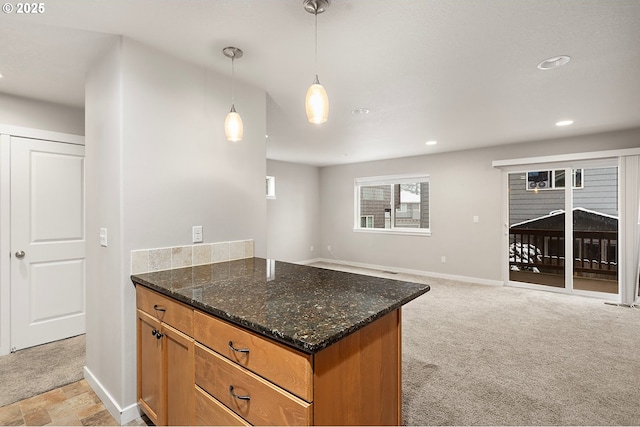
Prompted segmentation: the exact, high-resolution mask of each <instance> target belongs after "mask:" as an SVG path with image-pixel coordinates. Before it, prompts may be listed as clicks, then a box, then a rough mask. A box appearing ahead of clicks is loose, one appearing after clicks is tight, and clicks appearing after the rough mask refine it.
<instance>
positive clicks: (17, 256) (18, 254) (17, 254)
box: [16, 251, 25, 259]
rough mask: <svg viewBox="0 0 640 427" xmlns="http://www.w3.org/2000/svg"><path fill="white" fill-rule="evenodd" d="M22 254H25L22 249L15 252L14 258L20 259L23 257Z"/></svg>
mask: <svg viewBox="0 0 640 427" xmlns="http://www.w3.org/2000/svg"><path fill="white" fill-rule="evenodd" d="M24 256H25V253H24V251H18V252H16V258H18V259H22V258H24Z"/></svg>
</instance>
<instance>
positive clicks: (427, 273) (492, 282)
mask: <svg viewBox="0 0 640 427" xmlns="http://www.w3.org/2000/svg"><path fill="white" fill-rule="evenodd" d="M311 262H328V263H333V264H341V265H346V266H350V267H360V268H368V269H370V270H380V271H391V272H394V273H405V274H413V275H416V276H423V277H432V278H436V279H448V280H457V281H460V282H466V283H477V284H480V285H488V286H504V283H503V282H502V281H501V280H491V279H480V278H478V277H467V276H456V275H453V274H443V273H435V272H432V271H424V270H413V269H410V268H398V267H390V266H387V265H376V264H366V263H361V262H352V261H342V260H337V259H331V258H316V259H314V260H312V261H311Z"/></svg>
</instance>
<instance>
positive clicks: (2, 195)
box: [0, 124, 85, 356]
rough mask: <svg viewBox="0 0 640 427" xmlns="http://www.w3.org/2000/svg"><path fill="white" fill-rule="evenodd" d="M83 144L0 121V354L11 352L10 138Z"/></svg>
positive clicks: (73, 138) (72, 137)
mask: <svg viewBox="0 0 640 427" xmlns="http://www.w3.org/2000/svg"><path fill="white" fill-rule="evenodd" d="M12 137H22V138H30V139H38V140H42V141H51V142H62V143H67V144H74V145H85V144H84V136H82V135H74V134H68V133H60V132H53V131H47V130H42V129H33V128H25V127H19V126H11V125H3V124H0V356H2V355H5V354H9V353H10V352H11V298H10V297H11V258H9V255H10V253H11V138H12Z"/></svg>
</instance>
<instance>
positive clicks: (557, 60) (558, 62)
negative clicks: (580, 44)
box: [538, 55, 571, 71]
mask: <svg viewBox="0 0 640 427" xmlns="http://www.w3.org/2000/svg"><path fill="white" fill-rule="evenodd" d="M569 61H571V58H570V57H569V56H567V55H560V56H554V57H553V58H549V59H545V60H544V61H542V62H541V63H539V64H538V70H542V71H545V70H553V69H554V68H558V67H562V66H563V65H566V64H567V63H568V62H569Z"/></svg>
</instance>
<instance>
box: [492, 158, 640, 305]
mask: <svg viewBox="0 0 640 427" xmlns="http://www.w3.org/2000/svg"><path fill="white" fill-rule="evenodd" d="M636 155H640V148H629V149H619V150H608V151H596V152H587V153H574V154H560V155H551V156H540V157H530V158H520V159H509V160H495V161H493V163H492V166H493V167H494V168H497V169H500V170H501V171H502V179H501V181H500V182H501V185H502V189H501V192H502V224H503V228H502V236H501V237H502V244H501V253H502V254H503V256H501V260H500V262H501V271H502V282H503V284H504V285H505V286H513V287H521V288H527V289H535V290H544V291H549V292H558V293H565V294H572V295H583V296H590V297H596V298H602V299H607V300H614V301H617V302H620V301H621V300H622V296H623V293H624V292H627V289H626V288H628V287H630V286H632V284H629V283H626V282H625V280H624V274H625V271H626V264H627V263H628V262H633V261H632V260H631V261H630V260H627V258H628V256H627V255H626V254H623V253H622V252H621V251H622V250H623V248H625V244H626V236H625V232H626V226H625V224H626V222H627V221H628V219H626V218H623V216H624V215H626V210H625V206H626V204H627V203H626V200H625V199H624V197H625V189H626V185H627V183H626V182H624V180H625V175H624V173H623V165H622V163H623V161H622V160H623V157H624V156H636ZM614 164H615V165H616V166H617V168H618V212H619V221H618V251H619V252H618V294H607V293H603V292H590V291H580V290H573V289H566V287H565V288H553V287H551V286H544V285H536V284H528V283H520V282H511V281H510V280H509V261H508V253H509V226H508V223H509V194H508V188H509V187H508V184H509V182H508V180H509V174H510V173H513V172H522V171H525V170H536V169H540V170H543V169H545V168H546V169H548V168H551V169H553V168H556V167H557V168H558V169H563V168H574V167H598V166H607V165H609V166H612V165H614ZM585 165H586V166H585ZM570 188H571V186H567V188H566V189H565V195H566V196H571V195H572V192H571V191H570V190H569V189H570ZM568 193H569V194H568ZM569 219H570V218H569V216H567V217H566V221H569ZM572 226H573V225H572V224H569V227H570V228H571V229H572ZM567 246H570V248H569V250H570V252H569V254H571V253H572V251H573V245H572V239H571V242H567V241H566V239H565V248H566V247H567ZM566 254H567V252H566V251H565V256H566ZM565 274H567V273H566V272H565ZM633 286H634V288H635V284H633Z"/></svg>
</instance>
